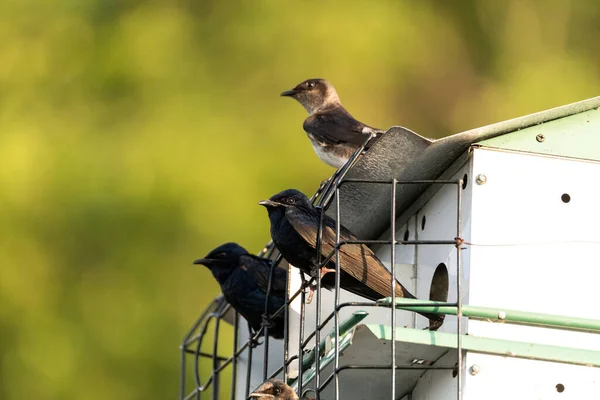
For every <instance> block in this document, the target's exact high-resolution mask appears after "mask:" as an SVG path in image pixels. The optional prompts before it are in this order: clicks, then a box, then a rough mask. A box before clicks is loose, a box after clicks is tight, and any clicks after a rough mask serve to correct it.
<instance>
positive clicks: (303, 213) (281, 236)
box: [259, 189, 441, 325]
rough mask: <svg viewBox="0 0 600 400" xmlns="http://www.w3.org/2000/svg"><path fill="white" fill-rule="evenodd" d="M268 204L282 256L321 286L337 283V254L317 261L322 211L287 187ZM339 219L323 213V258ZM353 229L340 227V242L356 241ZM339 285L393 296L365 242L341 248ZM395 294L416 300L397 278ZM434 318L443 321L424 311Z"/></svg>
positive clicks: (359, 292)
mask: <svg viewBox="0 0 600 400" xmlns="http://www.w3.org/2000/svg"><path fill="white" fill-rule="evenodd" d="M259 204H260V205H262V206H265V207H266V208H267V211H268V213H269V219H270V221H271V237H272V238H273V242H274V243H275V245H276V246H277V248H278V249H279V251H280V252H281V254H282V255H283V257H284V258H285V259H286V260H287V261H288V262H289V263H290V264H291V265H293V266H295V267H298V268H299V269H300V270H301V271H302V272H304V273H306V274H308V275H310V276H313V277H320V279H321V286H322V287H324V288H326V289H330V290H331V289H332V288H333V287H334V286H335V274H332V273H330V272H335V257H332V258H331V259H330V260H329V261H328V263H327V264H326V265H325V266H324V267H321V268H320V269H319V266H318V263H317V251H316V243H317V230H318V226H319V216H320V214H319V211H318V210H317V209H316V208H315V207H314V206H313V205H312V204H311V202H310V200H309V199H308V198H307V197H306V196H305V195H304V194H302V193H301V192H299V191H298V190H295V189H288V190H284V191H283V192H281V193H278V194H276V195H274V196H272V197H271V198H270V199H269V200H263V201H261V202H259ZM335 230H336V221H335V220H334V219H333V218H331V217H329V216H327V215H324V219H323V230H322V235H323V236H322V246H321V260H322V261H324V260H325V259H326V258H327V257H329V256H330V255H331V254H332V253H333V251H334V248H335V243H336V240H335ZM357 240H358V239H357V238H356V236H355V235H354V234H352V232H350V231H349V230H348V229H346V228H345V227H344V226H341V227H340V242H344V241H357ZM339 256H340V287H342V288H343V289H346V290H348V291H350V292H352V293H355V294H357V295H359V296H363V297H366V298H368V299H370V300H378V299H381V298H384V297H390V296H391V290H390V286H391V280H392V279H391V273H390V272H389V271H388V270H387V268H386V267H385V266H384V265H383V263H382V262H381V261H380V260H379V259H378V258H377V256H376V255H375V253H373V251H371V249H369V248H368V247H367V246H366V245H364V244H345V245H343V246H341V247H340V251H339ZM395 293H396V297H404V298H410V299H414V298H415V296H413V295H412V294H411V293H410V292H409V291H408V290H406V288H405V287H404V286H402V284H401V283H399V282H397V281H396V285H395ZM422 315H423V316H425V317H427V318H429V319H430V324H431V325H433V322H432V321H440V320H441V317H440V316H438V315H435V314H427V313H423V314H422Z"/></svg>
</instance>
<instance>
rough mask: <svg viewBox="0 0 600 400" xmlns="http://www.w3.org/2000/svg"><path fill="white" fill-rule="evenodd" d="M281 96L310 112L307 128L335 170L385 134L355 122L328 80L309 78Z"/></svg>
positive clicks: (310, 137) (304, 125)
mask: <svg viewBox="0 0 600 400" xmlns="http://www.w3.org/2000/svg"><path fill="white" fill-rule="evenodd" d="M281 96H287V97H292V98H294V99H296V100H297V101H298V102H299V103H300V104H302V106H303V107H304V108H305V109H306V111H308V114H309V116H308V118H306V120H304V124H303V128H304V130H305V131H306V134H307V135H308V138H309V139H310V142H311V143H312V146H313V148H314V150H315V152H316V153H317V155H318V156H319V158H320V159H321V160H322V161H323V162H324V163H325V164H327V165H330V166H332V167H334V168H340V167H341V166H342V165H344V164H345V163H346V162H347V161H348V159H349V158H350V156H351V155H352V153H354V152H355V151H356V150H357V149H358V148H359V147H360V146H362V145H363V143H365V141H366V140H367V139H368V138H369V137H371V136H373V135H374V136H380V135H381V134H383V133H385V131H382V130H379V129H375V128H372V127H370V126H368V125H365V124H363V123H362V122H359V121H357V120H356V119H354V117H352V115H350V113H349V112H348V111H346V109H345V108H344V107H343V106H342V103H341V102H340V98H339V96H338V94H337V92H336V91H335V88H334V87H333V85H332V84H331V83H329V82H328V81H326V80H325V79H308V80H306V81H304V82H302V83H300V84H298V85H297V86H296V87H295V88H293V89H292V90H286V91H285V92H283V93H281Z"/></svg>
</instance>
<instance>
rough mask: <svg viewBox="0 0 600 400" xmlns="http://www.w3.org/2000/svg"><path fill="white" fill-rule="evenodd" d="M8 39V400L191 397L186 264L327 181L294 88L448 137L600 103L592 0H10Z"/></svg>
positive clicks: (2, 75)
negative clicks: (313, 87)
mask: <svg viewBox="0 0 600 400" xmlns="http://www.w3.org/2000/svg"><path fill="white" fill-rule="evenodd" d="M0 43H1V45H0V232H1V236H0V361H1V363H0V398H2V399H5V400H13V399H22V398H32V399H34V398H35V399H65V400H68V399H81V398H85V399H90V400H94V399H109V398H115V399H159V398H174V397H175V396H177V394H178V380H179V352H178V346H179V342H180V340H181V338H182V337H183V335H184V334H185V332H186V330H187V329H188V328H189V327H190V326H191V324H192V322H193V321H194V319H195V318H196V317H197V315H198V314H199V313H200V311H201V310H202V309H203V308H204V307H205V306H206V304H208V302H209V301H210V300H211V299H212V298H213V297H214V296H216V295H217V294H218V292H219V290H218V287H217V285H216V283H215V282H214V280H213V279H212V276H211V275H210V273H209V272H208V270H206V269H204V268H203V267H198V266H192V265H191V262H192V260H194V259H195V258H198V257H201V256H203V255H204V254H206V253H207V252H208V251H209V250H210V249H212V248H213V247H215V246H216V245H218V244H221V243H222V242H225V241H237V242H239V243H241V244H242V245H244V246H245V247H246V248H247V249H249V250H250V251H251V252H257V251H259V250H260V249H261V248H262V246H263V245H264V244H265V243H266V242H267V240H268V238H269V237H268V235H269V234H268V220H267V217H266V213H265V211H264V209H263V208H262V207H259V206H258V205H257V204H256V203H257V202H258V201H259V200H260V199H263V198H266V197H268V196H270V195H271V194H273V193H275V192H277V191H279V190H282V189H286V188H289V187H295V188H297V189H300V190H302V191H304V192H306V193H312V192H313V191H314V190H315V189H316V188H317V186H318V184H319V182H320V181H321V180H322V179H324V178H326V177H327V176H329V175H330V174H331V173H332V172H333V169H332V168H330V167H327V166H326V165H325V164H323V163H321V162H320V161H319V160H318V159H317V157H316V155H315V154H314V153H313V150H312V148H311V146H310V144H309V142H308V140H307V139H306V137H305V134H304V133H303V131H302V128H301V124H302V121H303V119H304V118H305V117H306V113H305V111H304V110H303V109H302V107H301V106H300V105H299V104H296V103H295V102H293V101H292V100H290V99H285V98H280V97H279V93H280V92H281V91H283V90H286V89H289V88H291V87H292V86H294V85H295V84H297V83H298V82H300V81H301V80H304V79H306V78H311V77H322V78H327V79H329V80H330V81H332V83H333V84H334V85H335V86H336V88H337V89H338V92H339V94H340V96H341V98H342V100H343V102H344V105H345V106H346V107H347V108H348V110H349V111H350V112H352V113H353V114H354V115H355V116H356V117H358V118H359V119H360V120H361V121H363V122H365V123H367V124H370V125H373V126H376V127H379V128H387V127H389V126H391V125H403V126H406V127H408V128H410V129H412V130H415V131H416V132H418V133H420V134H422V135H424V136H428V137H434V138H437V137H442V136H445V135H449V134H452V133H457V132H460V131H464V130H467V129H471V128H475V127H478V126H482V125H486V124H489V123H493V122H497V121H501V120H505V119H508V118H512V117H517V116H521V115H525V114H528V113H531V112H535V111H540V110H544V109H548V108H551V107H555V106H559V105H563V104H567V103H570V102H574V101H578V100H582V99H585V98H589V97H593V96H596V95H598V94H600V90H599V88H600V61H599V60H600V59H599V56H598V55H599V54H600V2H598V1H597V0H573V1H563V0H548V1H541V0H540V1H525V0H506V1H502V2H499V1H498V2H491V1H489V2H482V1H474V0H471V1H454V2H442V1H433V0H430V1H418V2H417V1H377V2H375V1H371V2H348V1H345V2H327V3H325V2H316V1H307V2H298V3H289V2H286V3H285V4H284V3H280V2H274V1H252V2H249V1H232V0H228V1H216V0H212V1H211V0H204V1H197V0H195V1H192V0H181V1H166V0H156V1H135V0H88V1H85V2H77V1H67V0H56V1H53V2H46V1H34V0H29V1H28V0H22V1H16V0H7V1H4V2H2V3H0ZM226 350H227V346H224V351H226ZM223 386H224V387H223V391H224V392H225V391H226V390H227V389H228V388H227V387H225V386H228V385H223Z"/></svg>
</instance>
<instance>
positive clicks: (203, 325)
mask: <svg viewBox="0 0 600 400" xmlns="http://www.w3.org/2000/svg"><path fill="white" fill-rule="evenodd" d="M373 140H376V139H375V138H373V137H371V138H369V139H368V140H367V141H365V143H364V144H363V145H362V146H361V147H360V148H359V149H358V150H357V151H356V152H355V153H354V154H353V155H352V156H351V157H350V159H349V160H348V162H347V163H346V164H345V165H344V166H343V167H341V168H340V169H339V170H337V171H336V172H335V173H334V174H333V176H332V177H331V178H330V179H329V180H327V181H325V182H323V183H322V184H321V185H320V187H319V189H318V190H317V191H316V192H315V193H314V194H313V196H312V197H311V202H312V203H313V205H314V206H315V207H316V208H317V210H318V211H319V212H320V224H319V229H318V231H317V246H316V247H317V258H318V264H319V266H324V265H326V264H327V263H328V262H330V261H331V260H335V269H336V278H335V287H334V290H333V294H334V299H335V300H334V302H335V304H334V308H333V311H332V312H331V313H329V314H328V315H326V316H322V315H321V282H320V280H319V279H314V278H312V279H304V277H303V276H302V274H301V276H302V279H303V284H302V285H301V287H300V289H299V290H297V291H296V292H295V293H293V294H290V295H289V296H287V299H286V301H285V304H284V306H282V307H281V308H280V309H279V310H277V311H276V312H275V313H273V314H271V315H268V312H267V303H268V298H269V295H270V292H271V280H272V278H273V271H274V268H277V267H279V264H280V263H281V262H282V257H281V255H279V254H278V252H277V249H276V247H275V246H274V244H273V243H272V242H269V243H268V244H267V245H266V246H265V248H264V249H263V250H262V251H261V252H260V254H259V255H260V256H262V257H265V258H270V259H272V260H273V263H272V267H271V274H270V279H269V283H268V287H267V301H266V302H265V314H264V315H263V323H262V327H261V328H260V329H259V330H258V331H257V332H250V334H249V339H248V340H247V341H246V342H245V343H243V344H242V345H239V344H238V337H239V331H240V323H239V317H238V315H237V313H235V318H234V324H233V325H234V329H233V331H234V332H233V334H234V346H233V351H232V355H231V356H229V357H223V356H220V355H219V354H217V349H218V336H219V326H220V322H221V320H223V318H224V317H225V316H226V315H227V313H228V312H231V310H230V306H229V305H228V304H227V303H226V302H225V300H224V299H223V298H222V297H220V298H217V299H216V300H215V301H213V303H211V304H210V305H209V306H208V307H207V308H206V310H205V311H204V312H203V313H202V314H201V315H200V317H199V318H198V319H197V321H196V322H195V323H194V325H193V327H192V329H191V330H190V332H189V333H188V334H187V335H186V336H185V338H184V340H183V343H182V345H181V346H180V349H181V365H182V367H181V388H180V399H181V400H191V399H200V398H201V394H202V393H207V392H208V391H209V389H211V390H210V393H211V398H212V399H218V398H219V397H218V396H219V383H220V382H219V376H220V374H221V373H222V372H223V370H224V369H225V368H227V367H229V366H231V368H232V380H231V395H230V398H231V399H235V398H236V390H235V385H236V381H237V375H236V374H237V371H236V369H237V362H238V360H239V358H240V356H241V355H242V354H245V356H246V360H247V365H248V366H250V365H251V364H252V358H253V357H256V356H257V355H256V354H253V353H254V349H255V348H256V345H257V344H258V343H259V338H261V336H262V340H263V344H264V347H263V354H262V357H263V366H264V367H263V371H262V378H263V381H264V380H267V379H269V378H272V377H276V376H281V375H282V376H283V380H284V381H286V382H288V383H293V384H295V385H296V386H297V393H298V394H299V395H304V394H305V393H306V392H309V391H310V392H314V394H315V395H316V398H317V399H319V398H320V394H321V392H322V391H323V390H324V389H325V387H327V386H328V385H330V384H331V383H332V382H333V385H334V395H335V399H336V400H339V398H340V397H339V396H340V374H341V373H342V372H343V371H347V370H390V371H400V370H440V369H444V370H452V371H454V373H453V375H454V376H455V377H456V378H457V385H456V389H457V390H456V398H457V399H458V400H461V399H462V380H463V376H462V375H463V349H462V331H463V328H462V319H463V318H462V296H463V291H462V284H461V280H462V279H461V277H462V252H461V250H462V245H463V239H462V189H463V179H456V180H410V181H404V180H397V179H388V180H375V179H346V175H347V173H348V171H349V170H350V169H351V168H352V167H353V166H354V165H355V164H356V162H357V161H358V160H359V158H360V157H361V156H362V155H363V154H364V153H365V148H368V146H369V145H370V144H371V143H372V141H373ZM349 184H352V185H388V186H389V187H390V198H389V202H390V205H391V207H390V208H391V212H390V232H391V237H390V239H389V240H356V241H341V240H340V227H341V225H342V221H341V204H340V191H341V190H342V189H343V188H344V186H345V185H349ZM400 185H453V186H456V188H457V195H456V202H457V209H456V233H455V237H454V238H449V239H447V240H407V238H403V240H398V238H397V237H396V219H397V215H396V199H397V188H398V187H399V186H400ZM332 204H335V220H336V229H335V246H334V250H333V252H332V253H331V254H329V255H328V256H327V257H321V251H320V249H321V242H322V238H323V218H324V215H325V212H326V211H327V210H328V209H329V208H330V206H331V205H332ZM351 244H365V245H368V246H372V245H390V249H391V250H390V256H391V260H395V259H396V245H446V246H448V245H452V246H454V247H455V248H456V274H457V275H456V276H457V280H456V301H455V302H437V303H436V305H437V306H438V307H441V308H444V307H446V308H447V307H451V308H453V309H454V310H455V313H454V314H455V315H456V318H457V324H456V326H457V328H456V338H457V342H456V350H457V351H456V362H455V363H454V364H453V365H448V366H438V365H418V364H417V365H414V364H411V365H397V363H396V353H397V348H396V347H397V341H396V332H395V329H394V327H395V326H396V313H395V312H394V311H393V310H394V308H396V294H395V291H394V290H393V289H392V290H391V291H390V292H391V293H390V297H389V299H387V301H352V302H344V303H342V302H341V300H340V292H341V291H340V282H339V260H340V254H339V252H340V248H342V246H347V245H351ZM390 272H391V282H390V283H391V288H394V285H395V282H396V266H395V262H394V261H392V262H391V268H390ZM289 285H290V280H289V279H288V281H287V286H288V287H287V288H286V289H287V290H286V292H287V293H289ZM310 285H314V286H316V290H315V301H316V312H315V321H314V331H312V332H311V333H309V334H308V335H307V336H306V337H304V331H305V327H306V326H307V321H306V306H305V303H306V293H305V289H306V288H307V287H308V286H310ZM297 298H299V299H300V311H299V315H300V320H299V328H298V354H290V351H289V345H290V332H289V312H288V311H289V307H290V304H291V303H292V302H293V301H295V300H296V299H297ZM410 306H411V307H415V308H418V307H426V306H431V302H425V301H424V302H421V303H420V302H418V301H416V302H412V303H411V304H410ZM346 307H384V308H391V310H392V312H390V320H389V323H390V325H391V327H392V329H391V340H390V343H389V346H390V347H389V354H390V357H391V362H390V363H389V364H382V365H375V364H360V365H359V364H354V365H340V336H341V335H340V327H341V325H342V323H341V321H340V315H339V314H340V311H341V310H342V309H344V308H346ZM399 308H402V307H399ZM282 313H283V315H284V337H283V360H282V362H281V365H280V366H279V367H278V368H277V369H276V370H275V371H273V372H271V373H270V374H269V371H268V362H267V360H268V359H269V347H270V346H269V340H270V338H269V334H268V331H269V325H270V322H271V321H273V320H274V318H275V317H277V316H279V315H281V314H282ZM323 317H324V318H323ZM332 320H333V335H332V336H333V337H332V339H333V349H334V357H333V371H332V372H331V374H329V375H328V376H327V377H324V379H321V378H322V377H321V372H322V368H321V351H320V347H321V346H322V338H321V336H322V330H323V329H324V328H325V326H326V325H327V324H328V323H330V322H331V321H332ZM211 322H214V343H213V346H212V348H213V351H212V353H208V352H202V351H201V348H202V344H203V340H204V339H205V338H206V337H207V335H206V333H207V330H208V326H209V324H210V323H211ZM311 343H314V347H313V348H312V349H310V348H309V347H310V345H311ZM189 357H193V365H194V367H193V371H192V375H193V381H194V387H193V389H192V390H191V391H190V392H189V393H187V392H186V390H187V385H188V383H187V378H188V374H189V370H188V369H187V368H186V367H187V362H186V360H187V358H189ZM307 357H311V360H313V359H314V368H313V369H314V371H315V373H314V385H313V387H311V388H305V387H303V386H304V382H303V381H304V379H303V376H304V372H305V371H304V368H305V367H306V366H307V365H308V363H306V362H304V361H305V360H306V359H307ZM202 360H211V363H210V365H211V368H212V370H211V373H210V375H209V376H208V378H207V379H206V380H204V381H202V379H201V377H200V375H201V374H200V372H201V371H200V369H201V368H200V364H201V363H202ZM296 360H297V361H298V371H297V373H298V376H297V379H295V380H290V376H289V366H290V364H291V363H292V362H293V361H296ZM390 375H391V378H390V382H389V385H390V390H391V397H390V398H391V399H393V400H395V399H396V398H397V395H398V393H396V373H391V374H390ZM250 386H251V370H250V368H249V367H248V368H247V369H246V379H245V392H244V393H245V397H248V394H249V393H250V391H251V389H253V388H251V387H250Z"/></svg>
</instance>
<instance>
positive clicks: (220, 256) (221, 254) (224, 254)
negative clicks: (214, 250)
mask: <svg viewBox="0 0 600 400" xmlns="http://www.w3.org/2000/svg"><path fill="white" fill-rule="evenodd" d="M226 255H227V254H226V253H218V254H217V257H219V258H223V257H225V256H226Z"/></svg>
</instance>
